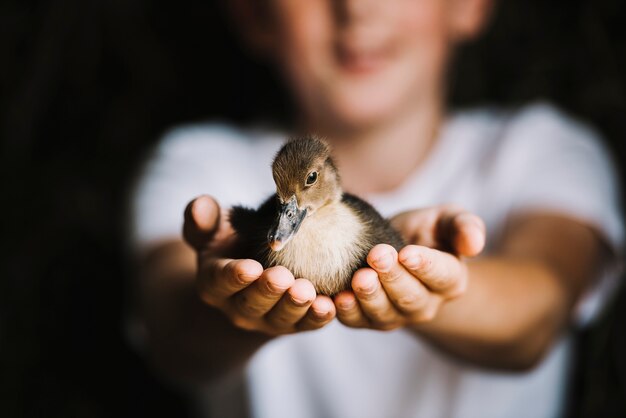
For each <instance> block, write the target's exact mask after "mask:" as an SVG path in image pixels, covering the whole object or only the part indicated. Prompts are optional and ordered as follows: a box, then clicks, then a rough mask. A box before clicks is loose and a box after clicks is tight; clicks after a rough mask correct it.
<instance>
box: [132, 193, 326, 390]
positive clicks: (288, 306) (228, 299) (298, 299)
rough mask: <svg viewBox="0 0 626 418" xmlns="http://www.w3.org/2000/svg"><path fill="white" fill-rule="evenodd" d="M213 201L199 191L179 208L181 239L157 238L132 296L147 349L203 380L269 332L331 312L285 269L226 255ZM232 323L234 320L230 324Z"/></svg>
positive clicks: (171, 367)
mask: <svg viewBox="0 0 626 418" xmlns="http://www.w3.org/2000/svg"><path fill="white" fill-rule="evenodd" d="M223 219H224V217H223V216H220V209H219V206H218V205H217V203H216V202H215V201H214V200H213V199H210V198H207V197H201V198H198V199H196V200H195V201H193V202H192V203H190V205H189V206H188V209H187V210H186V212H185V226H184V236H185V240H186V241H187V244H190V245H191V246H193V249H192V248H191V247H190V246H189V245H187V244H185V243H184V242H182V241H171V242H167V243H162V244H161V245H158V246H156V247H155V248H153V250H151V251H149V253H148V254H147V256H146V257H144V262H143V263H142V266H141V272H140V282H139V289H138V294H139V295H140V301H139V303H138V306H139V309H140V312H139V315H140V316H141V318H142V320H143V322H144V324H145V326H146V328H147V331H148V332H147V344H146V346H147V354H148V356H149V357H150V358H151V360H152V361H153V362H154V363H155V364H156V365H157V366H158V367H159V369H160V370H162V371H163V372H164V373H165V374H167V375H169V376H170V377H174V378H176V379H178V380H181V381H193V380H196V381H206V380H207V379H210V378H211V377H215V376H218V375H220V374H222V373H225V372H228V371H229V370H232V369H233V368H236V367H238V366H240V365H242V364H243V363H244V362H245V361H246V360H247V359H248V358H249V357H250V355H251V354H252V353H253V352H254V351H255V350H256V349H257V348H259V347H260V346H261V345H262V344H263V343H265V342H266V341H268V340H270V339H271V338H272V337H273V336H276V335H281V334H287V333H292V332H296V331H300V330H311V329H317V328H321V327H323V326H324V325H326V324H327V323H328V322H330V321H331V320H332V319H333V318H334V316H335V308H334V305H333V303H332V301H331V300H330V298H328V297H325V296H316V295H315V289H314V288H313V285H312V284H311V283H310V282H309V281H307V280H304V279H298V280H294V277H293V275H292V274H291V273H290V272H289V271H287V270H286V269H285V268H281V267H275V268H270V269H267V270H265V271H263V268H262V267H261V265H260V264H259V263H258V262H256V261H254V260H232V259H228V258H223V257H221V256H219V255H218V254H220V253H223V252H224V251H227V247H228V245H229V243H230V241H231V238H232V230H231V229H230V226H229V224H228V223H227V222H226V221H224V220H223ZM233 323H234V324H237V326H234V325H233Z"/></svg>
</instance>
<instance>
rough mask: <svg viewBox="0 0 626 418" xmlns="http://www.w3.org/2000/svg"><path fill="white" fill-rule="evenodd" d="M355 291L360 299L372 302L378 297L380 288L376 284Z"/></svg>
mask: <svg viewBox="0 0 626 418" xmlns="http://www.w3.org/2000/svg"><path fill="white" fill-rule="evenodd" d="M355 290H356V293H357V294H358V295H359V299H361V300H364V301H371V300H373V299H375V298H376V297H377V296H378V286H377V285H376V284H373V285H368V286H364V287H359V288H357V289H355Z"/></svg>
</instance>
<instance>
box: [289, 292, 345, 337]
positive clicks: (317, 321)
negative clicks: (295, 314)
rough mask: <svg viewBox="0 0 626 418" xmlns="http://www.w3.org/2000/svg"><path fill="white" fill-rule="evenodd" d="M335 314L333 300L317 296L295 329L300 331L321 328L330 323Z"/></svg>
mask: <svg viewBox="0 0 626 418" xmlns="http://www.w3.org/2000/svg"><path fill="white" fill-rule="evenodd" d="M336 314H337V312H336V309H335V304H334V303H333V300H332V299H331V298H329V297H328V296H324V295H317V297H316V298H315V300H314V301H313V304H312V305H311V306H310V307H309V310H308V311H307V312H306V315H305V316H304V318H302V320H300V322H298V324H296V328H297V329H299V330H300V331H310V330H314V329H319V328H322V327H323V326H324V325H326V324H328V323H329V322H330V321H332V320H333V318H334V317H335V315H336Z"/></svg>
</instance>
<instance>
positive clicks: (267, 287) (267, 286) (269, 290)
mask: <svg viewBox="0 0 626 418" xmlns="http://www.w3.org/2000/svg"><path fill="white" fill-rule="evenodd" d="M259 290H260V291H261V293H262V294H263V296H265V297H276V296H280V295H282V294H283V293H285V291H286V290H287V289H286V288H285V287H284V285H281V284H280V283H277V282H276V281H275V280H272V279H271V278H268V279H267V280H263V282H262V284H261V286H260V289H259Z"/></svg>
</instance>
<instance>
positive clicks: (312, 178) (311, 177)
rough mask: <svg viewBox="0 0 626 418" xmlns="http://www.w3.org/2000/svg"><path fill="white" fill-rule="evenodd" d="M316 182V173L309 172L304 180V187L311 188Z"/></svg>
mask: <svg viewBox="0 0 626 418" xmlns="http://www.w3.org/2000/svg"><path fill="white" fill-rule="evenodd" d="M316 181H317V171H311V172H310V173H309V175H308V176H307V178H306V183H305V185H306V186H312V185H313V184H315V182H316Z"/></svg>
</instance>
